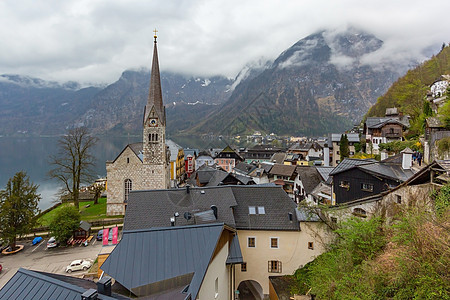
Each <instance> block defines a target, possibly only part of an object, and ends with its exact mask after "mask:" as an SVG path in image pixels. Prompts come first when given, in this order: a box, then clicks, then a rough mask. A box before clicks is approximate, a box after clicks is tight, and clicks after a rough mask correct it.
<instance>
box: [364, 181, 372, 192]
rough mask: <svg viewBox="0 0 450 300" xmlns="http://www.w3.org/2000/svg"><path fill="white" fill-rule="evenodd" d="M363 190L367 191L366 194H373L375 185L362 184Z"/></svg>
mask: <svg viewBox="0 0 450 300" xmlns="http://www.w3.org/2000/svg"><path fill="white" fill-rule="evenodd" d="M361 190H363V191H366V192H373V184H371V183H361Z"/></svg>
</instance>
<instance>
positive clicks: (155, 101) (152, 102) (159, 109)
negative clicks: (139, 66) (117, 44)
mask: <svg viewBox="0 0 450 300" xmlns="http://www.w3.org/2000/svg"><path fill="white" fill-rule="evenodd" d="M152 108H154V109H155V112H156V114H157V115H158V117H159V119H160V122H161V124H162V125H165V123H166V115H165V114H166V112H165V108H164V105H163V99H162V91H161V78H160V74H159V61H158V49H157V47H156V36H155V45H154V47H153V62H152V73H151V77H150V90H149V93H148V100H147V105H146V106H145V110H144V122H145V121H146V120H147V118H148V116H149V114H150V112H151V110H152Z"/></svg>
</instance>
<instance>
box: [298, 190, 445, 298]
mask: <svg viewBox="0 0 450 300" xmlns="http://www.w3.org/2000/svg"><path fill="white" fill-rule="evenodd" d="M433 197H434V203H435V205H434V210H433V211H429V210H427V209H424V207H418V206H417V207H414V206H412V207H409V208H405V209H404V210H403V211H399V212H398V214H397V216H396V217H395V218H394V220H391V222H386V220H384V219H383V218H381V217H373V218H371V219H368V220H365V219H361V218H358V217H353V218H351V219H349V220H347V221H344V222H343V223H341V224H339V225H338V227H339V228H338V229H337V230H335V233H336V240H335V241H334V242H333V243H331V244H330V245H329V251H328V252H326V253H324V254H322V255H320V256H319V257H318V258H316V259H315V260H314V261H312V262H311V263H309V264H307V265H305V267H303V268H302V269H299V270H297V272H296V273H295V274H294V277H295V279H296V281H297V284H296V285H295V286H292V288H291V289H292V292H293V293H299V294H306V293H310V294H313V295H315V296H316V299H339V300H342V299H450V210H449V207H450V184H447V185H446V186H444V187H443V188H441V190H440V191H439V192H435V193H434V194H433ZM417 202H419V201H417Z"/></svg>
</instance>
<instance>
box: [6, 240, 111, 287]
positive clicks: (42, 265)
mask: <svg viewBox="0 0 450 300" xmlns="http://www.w3.org/2000/svg"><path fill="white" fill-rule="evenodd" d="M47 241H48V238H46V239H44V240H43V241H42V242H41V243H39V244H38V245H34V246H33V245H32V244H31V241H19V242H18V243H17V244H21V245H24V250H22V251H20V252H19V253H16V254H12V255H1V256H0V264H2V266H3V270H2V271H1V272H0V288H2V287H3V286H4V285H5V284H6V283H7V282H8V280H9V279H11V278H12V277H13V275H14V274H15V273H16V271H17V270H18V269H19V268H26V269H30V270H36V271H42V272H48V273H56V274H64V275H68V274H67V273H66V272H65V268H66V266H67V265H69V264H70V263H71V262H72V261H73V260H75V259H90V260H92V261H94V260H95V259H96V258H97V255H98V254H99V253H103V252H110V251H111V249H110V248H111V247H113V246H105V247H103V246H102V242H101V241H96V240H95V239H93V240H92V241H91V243H90V245H89V246H87V247H84V246H79V245H76V246H73V247H72V246H69V247H57V248H52V249H47ZM84 273H86V272H83V271H77V272H73V273H72V274H70V275H71V276H74V277H81V276H82V275H83V274H84Z"/></svg>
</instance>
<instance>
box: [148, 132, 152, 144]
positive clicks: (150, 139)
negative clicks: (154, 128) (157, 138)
mask: <svg viewBox="0 0 450 300" xmlns="http://www.w3.org/2000/svg"><path fill="white" fill-rule="evenodd" d="M148 141H149V142H151V141H152V134H151V133H149V134H148Z"/></svg>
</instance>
